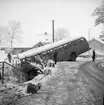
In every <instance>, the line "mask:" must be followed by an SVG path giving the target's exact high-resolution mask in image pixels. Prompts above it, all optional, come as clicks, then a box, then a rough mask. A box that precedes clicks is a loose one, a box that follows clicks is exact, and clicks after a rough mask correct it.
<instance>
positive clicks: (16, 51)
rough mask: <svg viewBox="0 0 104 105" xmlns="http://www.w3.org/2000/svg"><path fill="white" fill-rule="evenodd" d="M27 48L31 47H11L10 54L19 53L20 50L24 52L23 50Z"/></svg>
mask: <svg viewBox="0 0 104 105" xmlns="http://www.w3.org/2000/svg"><path fill="white" fill-rule="evenodd" d="M29 49H31V47H29V48H28V47H26V48H23V47H22V48H21V47H20V48H13V50H12V51H11V54H12V55H15V54H19V53H22V52H24V51H27V50H29Z"/></svg>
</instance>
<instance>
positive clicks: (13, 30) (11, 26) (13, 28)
mask: <svg viewBox="0 0 104 105" xmlns="http://www.w3.org/2000/svg"><path fill="white" fill-rule="evenodd" d="M21 32H22V30H21V23H20V22H19V21H14V20H13V21H9V22H8V26H7V35H8V37H7V39H8V41H9V43H10V46H11V47H13V42H14V41H21V37H20V34H21Z"/></svg>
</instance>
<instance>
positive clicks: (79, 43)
mask: <svg viewBox="0 0 104 105" xmlns="http://www.w3.org/2000/svg"><path fill="white" fill-rule="evenodd" d="M89 49H90V48H89V44H88V42H87V40H86V39H85V38H84V37H77V38H70V39H68V38H67V39H63V40H60V41H57V42H54V43H50V44H47V45H44V46H41V47H38V48H33V49H30V50H27V51H25V52H22V53H19V54H17V55H16V56H15V59H19V60H20V61H21V63H20V64H21V71H22V72H25V74H26V75H27V76H26V77H28V78H27V80H31V79H33V78H34V77H35V76H37V75H38V74H39V72H40V70H41V69H40V68H38V67H36V66H35V67H34V66H33V65H31V64H30V63H34V64H41V62H40V60H38V59H37V60H36V57H38V58H41V60H42V64H44V65H45V66H46V64H47V61H48V60H49V59H51V60H54V61H55V62H59V61H76V58H77V57H78V56H79V55H80V54H82V53H84V52H86V51H88V50H89ZM34 58H35V60H34ZM44 65H43V66H41V67H44ZM40 73H42V72H40Z"/></svg>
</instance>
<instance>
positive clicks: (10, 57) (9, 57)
mask: <svg viewBox="0 0 104 105" xmlns="http://www.w3.org/2000/svg"><path fill="white" fill-rule="evenodd" d="M7 56H8V60H9V63H11V59H12V56H11V54H10V53H8V55H7Z"/></svg>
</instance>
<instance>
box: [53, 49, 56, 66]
mask: <svg viewBox="0 0 104 105" xmlns="http://www.w3.org/2000/svg"><path fill="white" fill-rule="evenodd" d="M53 58H54V61H55V64H56V63H57V51H55V52H54V55H53Z"/></svg>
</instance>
